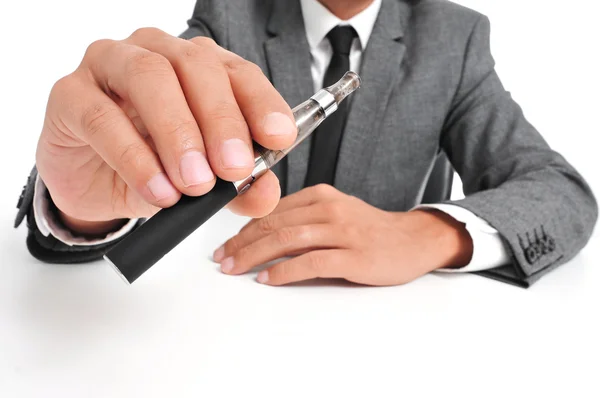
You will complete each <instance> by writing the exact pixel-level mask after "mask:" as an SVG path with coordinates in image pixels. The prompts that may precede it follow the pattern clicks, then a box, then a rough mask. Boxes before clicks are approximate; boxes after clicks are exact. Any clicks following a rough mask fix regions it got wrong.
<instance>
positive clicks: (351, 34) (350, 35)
mask: <svg viewBox="0 0 600 398" xmlns="http://www.w3.org/2000/svg"><path fill="white" fill-rule="evenodd" d="M356 36H357V34H356V31H355V30H354V28H353V27H352V26H336V27H335V28H333V29H331V30H330V31H329V33H328V34H327V38H328V39H329V42H330V43H331V47H332V48H333V53H334V54H343V55H350V49H351V48H352V42H353V41H354V38H355V37H356Z"/></svg>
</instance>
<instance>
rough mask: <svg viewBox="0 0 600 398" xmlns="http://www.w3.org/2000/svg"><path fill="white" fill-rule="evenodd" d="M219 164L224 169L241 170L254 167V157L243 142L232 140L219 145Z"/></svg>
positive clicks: (237, 139) (236, 139)
mask: <svg viewBox="0 0 600 398" xmlns="http://www.w3.org/2000/svg"><path fill="white" fill-rule="evenodd" d="M221 163H222V165H223V167H225V168H226V169H243V168H246V167H252V166H253V165H254V157H253V156H252V153H250V148H249V147H248V145H246V143H245V142H244V141H242V140H240V139H239V138H232V139H230V140H227V141H224V142H223V143H222V144H221Z"/></svg>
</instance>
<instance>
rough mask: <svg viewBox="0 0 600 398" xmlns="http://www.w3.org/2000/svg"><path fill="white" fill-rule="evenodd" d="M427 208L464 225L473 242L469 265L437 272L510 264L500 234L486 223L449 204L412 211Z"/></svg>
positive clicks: (462, 270)
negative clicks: (442, 213) (444, 214)
mask: <svg viewBox="0 0 600 398" xmlns="http://www.w3.org/2000/svg"><path fill="white" fill-rule="evenodd" d="M427 208H429V209H437V210H440V211H443V212H444V213H446V214H448V215H449V216H451V217H453V218H454V219H455V220H456V221H460V222H462V223H464V224H465V228H466V229H467V231H468V232H469V234H470V235H471V239H472V240H473V257H472V258H471V262H470V263H469V264H467V265H466V266H464V267H462V268H447V269H446V268H444V269H439V270H437V272H475V271H484V270H487V269H492V268H496V267H499V266H502V265H506V264H509V263H510V256H509V254H508V250H507V248H506V247H505V246H504V242H503V240H502V237H501V236H500V233H499V232H498V231H497V230H496V229H495V228H494V227H492V226H491V225H490V224H489V223H488V222H487V221H485V220H483V219H481V218H479V217H477V216H476V215H475V214H473V213H472V212H470V211H469V210H467V209H464V208H462V207H460V206H455V205H450V204H431V205H421V206H417V207H415V208H414V209H413V210H417V209H427Z"/></svg>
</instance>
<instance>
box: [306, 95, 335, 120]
mask: <svg viewBox="0 0 600 398" xmlns="http://www.w3.org/2000/svg"><path fill="white" fill-rule="evenodd" d="M310 99H312V100H314V101H316V102H317V103H318V104H319V106H320V107H321V109H323V112H325V117H326V118H327V117H329V116H331V114H332V113H334V112H335V111H337V109H338V104H337V102H336V101H335V97H334V96H333V94H331V93H330V92H329V91H327V90H319V91H318V92H317V93H316V94H315V95H313V96H312V97H310Z"/></svg>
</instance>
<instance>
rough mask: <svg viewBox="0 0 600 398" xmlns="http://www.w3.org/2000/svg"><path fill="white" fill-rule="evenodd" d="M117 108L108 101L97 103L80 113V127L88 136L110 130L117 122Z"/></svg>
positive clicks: (91, 136)
mask: <svg viewBox="0 0 600 398" xmlns="http://www.w3.org/2000/svg"><path fill="white" fill-rule="evenodd" d="M118 117H119V110H118V109H117V108H116V107H115V106H113V105H111V104H109V103H97V104H94V105H92V106H90V107H88V108H87V109H86V110H85V111H84V112H83V114H82V115H81V127H82V129H83V131H84V132H85V134H86V136H87V137H88V138H93V137H95V136H96V135H97V134H99V133H100V134H101V133H103V132H106V131H107V130H110V128H111V127H112V126H114V124H115V123H116V122H117V118H118Z"/></svg>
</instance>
